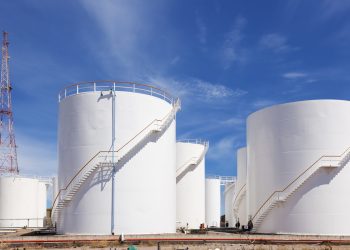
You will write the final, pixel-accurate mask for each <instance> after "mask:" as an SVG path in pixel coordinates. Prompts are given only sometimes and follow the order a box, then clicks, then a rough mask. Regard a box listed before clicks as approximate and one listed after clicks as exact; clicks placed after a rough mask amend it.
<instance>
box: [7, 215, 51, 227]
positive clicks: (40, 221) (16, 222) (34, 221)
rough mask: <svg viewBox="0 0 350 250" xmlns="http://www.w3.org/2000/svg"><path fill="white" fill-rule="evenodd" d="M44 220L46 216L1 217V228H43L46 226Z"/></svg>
mask: <svg viewBox="0 0 350 250" xmlns="http://www.w3.org/2000/svg"><path fill="white" fill-rule="evenodd" d="M44 222H45V217H42V218H13V219H0V228H22V227H28V228H41V227H44Z"/></svg>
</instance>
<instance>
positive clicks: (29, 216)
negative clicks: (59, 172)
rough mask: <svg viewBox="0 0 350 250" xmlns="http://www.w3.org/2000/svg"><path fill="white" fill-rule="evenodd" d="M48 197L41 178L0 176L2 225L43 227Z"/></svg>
mask: <svg viewBox="0 0 350 250" xmlns="http://www.w3.org/2000/svg"><path fill="white" fill-rule="evenodd" d="M46 199H47V187H46V184H45V183H44V182H42V181H40V180H39V179H35V178H28V177H21V176H0V227H6V228H10V227H17V228H18V227H43V224H44V217H45V216H46Z"/></svg>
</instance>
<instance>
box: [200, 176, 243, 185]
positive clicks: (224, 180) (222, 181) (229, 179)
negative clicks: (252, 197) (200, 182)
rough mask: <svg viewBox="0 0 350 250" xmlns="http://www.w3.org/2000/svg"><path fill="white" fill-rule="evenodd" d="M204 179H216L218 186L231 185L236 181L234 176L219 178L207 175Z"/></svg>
mask: <svg viewBox="0 0 350 250" xmlns="http://www.w3.org/2000/svg"><path fill="white" fill-rule="evenodd" d="M205 178H206V179H217V180H220V185H225V184H228V183H233V182H235V181H236V180H237V178H236V176H220V175H207V176H206V177H205Z"/></svg>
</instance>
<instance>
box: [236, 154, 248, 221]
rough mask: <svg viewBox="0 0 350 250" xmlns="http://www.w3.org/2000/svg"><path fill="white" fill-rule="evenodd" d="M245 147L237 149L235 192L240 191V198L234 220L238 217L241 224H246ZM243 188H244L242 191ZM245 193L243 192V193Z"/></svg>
mask: <svg viewBox="0 0 350 250" xmlns="http://www.w3.org/2000/svg"><path fill="white" fill-rule="evenodd" d="M247 189H248V185H247V148H245V147H244V148H240V149H238V150H237V189H236V190H237V192H236V193H238V192H239V191H241V192H243V193H242V195H243V196H242V198H241V200H240V202H239V205H238V213H237V217H238V218H235V221H236V220H237V219H239V221H240V224H241V225H247V223H248V216H247ZM244 190H246V191H245V192H244ZM244 193H245V194H244Z"/></svg>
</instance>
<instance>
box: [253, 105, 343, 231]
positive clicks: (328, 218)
mask: <svg viewBox="0 0 350 250" xmlns="http://www.w3.org/2000/svg"><path fill="white" fill-rule="evenodd" d="M349 114H350V102H349V101H342V100H312V101H301V102H294V103H287V104H282V105H276V106H273V107H269V108H265V109H263V110H260V111H258V112H255V113H253V114H252V115H250V116H249V117H248V121H247V133H248V134H247V155H248V185H249V187H248V189H247V191H248V199H249V211H248V213H249V215H251V216H252V218H253V223H254V228H255V230H257V231H258V232H262V233H296V234H318V235H350V226H349V220H350V213H349V211H350V196H349V190H350V182H349V176H350V165H349V163H348V162H349V151H350V150H349V147H350V129H349V128H350V115H349Z"/></svg>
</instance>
